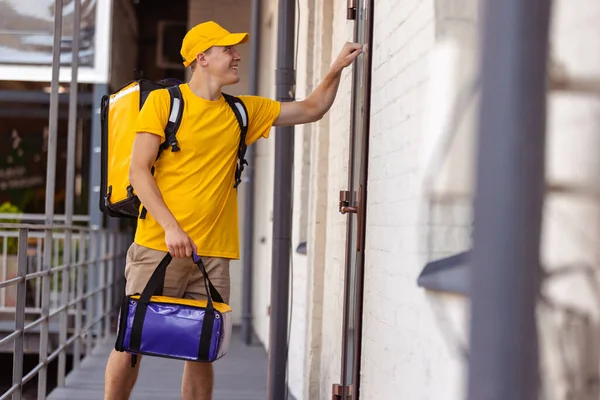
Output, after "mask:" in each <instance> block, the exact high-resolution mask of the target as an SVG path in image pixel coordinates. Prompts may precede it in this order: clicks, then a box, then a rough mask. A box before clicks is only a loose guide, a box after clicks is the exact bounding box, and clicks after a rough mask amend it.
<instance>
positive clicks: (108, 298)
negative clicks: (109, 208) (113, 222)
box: [101, 231, 116, 338]
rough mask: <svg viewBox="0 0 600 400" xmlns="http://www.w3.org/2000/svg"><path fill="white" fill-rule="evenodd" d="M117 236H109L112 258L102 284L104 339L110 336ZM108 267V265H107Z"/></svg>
mask: <svg viewBox="0 0 600 400" xmlns="http://www.w3.org/2000/svg"><path fill="white" fill-rule="evenodd" d="M115 235H116V232H115V231H113V232H110V233H109V236H108V256H109V257H110V258H109V259H108V261H107V264H108V265H107V268H106V272H105V277H106V279H104V280H102V281H101V282H105V285H106V289H105V294H104V313H105V314H104V335H103V337H104V338H107V337H109V336H110V332H111V330H110V328H111V324H110V317H111V314H112V313H111V311H112V299H113V297H112V295H111V294H112V286H113V280H114V267H115ZM105 265H106V264H105Z"/></svg>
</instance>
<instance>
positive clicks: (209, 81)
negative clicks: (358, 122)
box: [105, 21, 362, 400]
mask: <svg viewBox="0 0 600 400" xmlns="http://www.w3.org/2000/svg"><path fill="white" fill-rule="evenodd" d="M247 40H248V34H247V33H233V34H232V33H229V32H228V31H226V30H225V29H223V28H222V27H221V26H219V25H218V24H216V23H215V22H212V21H210V22H205V23H202V24H199V25H197V26H195V27H194V28H192V29H191V30H190V31H189V32H188V33H187V34H186V36H185V38H184V39H183V44H182V47H181V55H182V56H183V58H184V60H185V61H184V65H185V66H186V67H187V66H189V67H191V70H192V75H191V79H190V81H189V83H187V84H182V85H180V88H181V92H182V96H183V100H184V104H185V108H184V114H183V117H182V122H181V125H180V127H179V130H178V132H177V140H178V144H179V147H180V148H181V150H180V151H178V152H171V151H168V150H167V151H164V152H163V153H162V154H161V157H160V158H159V159H158V160H157V161H156V163H155V158H156V154H157V151H158V148H159V146H160V144H161V143H162V142H163V141H164V140H165V134H164V128H165V126H166V123H167V120H168V118H169V115H168V113H169V101H170V99H169V94H168V92H167V90H155V91H153V92H151V94H150V95H149V96H148V99H147V100H146V102H145V103H144V106H143V108H142V110H141V111H140V114H139V117H138V120H137V123H136V132H137V135H136V139H135V142H134V145H133V152H132V156H131V167H130V181H131V184H132V185H133V187H134V188H135V191H136V193H137V195H138V197H139V199H140V200H141V202H142V204H143V205H144V207H145V208H146V209H147V215H146V217H145V218H144V219H140V220H139V221H138V227H137V231H136V235H135V241H134V243H133V244H132V245H131V247H130V248H129V251H128V254H127V263H126V267H125V276H126V279H127V287H126V293H127V294H132V293H136V292H141V291H142V290H143V288H144V287H145V285H146V283H147V281H148V279H149V277H150V275H151V274H152V272H153V271H154V269H155V268H156V266H157V265H158V263H159V262H160V260H161V259H162V258H163V257H164V255H165V254H166V252H167V251H168V252H170V253H171V255H172V256H173V257H174V258H173V260H172V262H171V264H170V265H169V268H167V273H166V277H165V283H164V289H163V294H164V295H165V296H173V297H185V298H192V299H198V298H202V297H204V296H205V295H206V293H205V289H204V285H203V281H202V275H201V273H200V271H199V270H198V268H197V266H196V265H195V264H194V263H193V262H192V259H191V255H192V251H195V252H196V253H197V254H198V255H200V256H201V257H202V260H203V261H204V264H205V266H206V270H207V273H208V275H209V277H210V279H211V281H212V283H213V284H214V286H215V287H216V288H217V290H218V291H219V293H220V294H221V296H222V297H223V299H224V301H225V302H229V291H230V288H229V261H230V260H231V259H239V243H238V215H237V192H236V190H235V189H234V175H235V174H234V171H235V168H236V162H237V150H238V145H239V134H240V129H239V125H238V123H237V120H236V118H235V115H234V113H233V111H232V110H231V109H230V107H229V105H228V104H227V103H226V101H225V99H224V98H223V96H222V94H221V90H222V88H223V87H224V86H227V85H232V84H235V83H237V82H238V81H239V79H240V78H239V70H238V69H239V65H240V61H241V57H240V54H239V53H238V51H237V50H236V47H235V46H236V45H239V44H242V43H245V42H246V41H247ZM361 51H362V46H361V45H360V44H352V43H347V44H346V45H345V46H344V48H343V49H342V51H341V53H340V55H339V56H338V57H337V59H336V60H335V62H334V63H333V65H332V67H331V70H330V71H329V73H328V74H327V76H326V77H325V79H324V80H323V82H322V83H321V84H320V85H319V86H318V87H317V88H316V89H315V91H314V92H313V93H312V94H311V95H309V96H308V97H307V98H306V99H304V100H302V101H297V102H283V103H279V102H277V101H273V100H270V99H266V98H263V97H259V96H241V97H240V98H241V99H242V100H243V102H244V104H245V106H246V108H247V110H248V121H249V123H248V133H247V136H246V143H247V144H248V145H250V144H252V143H254V142H255V141H257V140H258V139H260V138H261V137H264V138H267V137H268V136H269V132H270V129H271V127H272V126H282V125H296V124H304V123H310V122H315V121H318V120H319V119H321V118H322V117H323V115H324V114H325V113H326V112H327V111H328V110H329V109H330V107H331V105H332V103H333V101H334V99H335V96H336V92H337V90H338V86H339V82H340V76H341V72H342V70H343V69H344V68H345V67H347V66H349V65H350V64H351V63H352V61H353V60H354V59H355V58H356V57H357V56H358V55H359V54H360V53H361ZM152 166H154V167H155V172H154V175H153V174H152V173H151V168H152ZM130 361H131V359H130V355H129V354H127V353H122V352H116V351H113V352H112V354H111V355H110V358H109V360H108V364H107V367H106V378H105V399H106V400H119V399H128V398H129V394H130V392H131V389H132V388H133V386H134V384H135V381H136V379H137V374H138V369H139V364H140V362H141V357H138V362H137V363H136V366H135V367H131V363H130ZM212 386H213V369H212V365H211V364H209V363H195V362H185V366H184V372H183V379H182V387H181V395H182V398H183V399H184V400H210V399H211V398H212Z"/></svg>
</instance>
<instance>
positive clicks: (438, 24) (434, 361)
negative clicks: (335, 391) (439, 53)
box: [254, 0, 600, 400]
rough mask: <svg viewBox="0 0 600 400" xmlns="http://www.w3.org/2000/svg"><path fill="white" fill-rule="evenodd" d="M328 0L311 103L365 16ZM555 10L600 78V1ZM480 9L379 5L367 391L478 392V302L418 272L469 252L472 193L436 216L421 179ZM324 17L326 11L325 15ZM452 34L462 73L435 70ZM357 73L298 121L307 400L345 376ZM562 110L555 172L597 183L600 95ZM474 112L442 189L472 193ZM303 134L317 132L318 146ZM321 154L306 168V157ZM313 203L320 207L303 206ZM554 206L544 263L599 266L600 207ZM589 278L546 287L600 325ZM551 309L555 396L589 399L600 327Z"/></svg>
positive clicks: (553, 136) (261, 327)
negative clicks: (471, 337) (472, 311)
mask: <svg viewBox="0 0 600 400" xmlns="http://www.w3.org/2000/svg"><path fill="white" fill-rule="evenodd" d="M322 3H324V2H319V1H317V0H303V1H302V2H301V6H302V10H303V11H302V12H301V15H302V18H304V19H303V21H302V24H301V27H302V30H301V35H300V37H301V46H300V53H299V54H300V58H299V60H298V66H299V71H298V90H297V92H298V97H299V98H302V97H304V96H305V95H306V94H308V93H309V92H310V90H311V89H312V88H311V87H310V84H311V82H312V87H314V86H316V84H317V83H318V82H319V81H320V79H321V78H322V76H323V75H324V73H325V72H326V71H327V70H328V67H329V64H330V63H331V57H335V56H337V54H338V52H339V50H340V48H341V46H342V45H343V43H344V42H345V41H349V40H351V39H352V37H353V26H354V22H351V21H346V1H345V0H335V1H331V2H325V3H327V4H322ZM556 4H557V6H556V10H555V14H556V15H557V17H556V18H555V21H554V27H553V29H554V30H553V38H554V40H553V46H554V54H555V55H556V57H557V58H558V59H559V60H560V61H563V62H564V63H565V64H566V66H567V68H568V69H569V70H570V71H573V72H575V73H579V74H583V73H585V74H595V75H598V74H599V72H598V71H600V58H599V57H598V53H597V52H593V51H590V49H591V48H592V47H591V46H593V43H594V41H597V40H598V38H599V36H600V30H599V28H598V24H597V23H595V22H594V21H596V22H597V21H598V18H600V5H599V4H600V3H598V2H594V1H593V0H585V1H584V2H582V3H581V4H580V5H579V6H578V7H576V8H573V7H570V3H568V2H567V1H566V0H561V1H559V2H557V3H556ZM305 6H307V7H308V8H304V7H305ZM478 6H479V3H478V2H477V0H452V1H441V0H380V1H377V2H376V4H375V28H374V45H373V48H372V49H370V55H371V56H372V57H373V76H372V98H371V99H372V103H371V106H372V109H371V134H370V148H369V157H368V159H369V181H368V190H369V192H368V204H367V213H368V217H367V222H366V229H367V236H366V250H365V255H366V258H365V283H364V291H365V298H364V312H363V341H362V355H363V357H362V362H361V394H360V397H361V399H411V400H412V399H430V400H455V399H456V400H457V399H460V398H464V383H465V378H466V371H465V359H464V351H465V350H466V349H467V348H468V343H467V337H468V335H467V329H468V308H467V307H468V302H467V301H465V299H464V298H461V297H457V296H449V295H440V294H437V293H431V292H427V291H425V290H423V289H421V288H418V287H417V285H416V280H417V276H418V275H419V273H420V272H421V270H422V268H423V267H424V265H425V262H426V261H428V260H429V259H431V258H434V257H439V256H440V255H443V254H444V255H445V254H449V253H453V252H457V251H461V250H464V249H465V248H467V247H469V246H470V237H469V234H470V230H469V227H468V225H469V222H470V218H471V214H470V207H469V201H468V200H467V201H463V202H461V203H455V204H453V205H450V206H444V207H437V208H435V209H434V214H433V215H429V216H428V215H427V214H424V213H423V210H424V208H425V207H426V206H427V204H428V201H429V198H428V197H427V196H426V195H425V194H424V193H423V190H424V187H423V183H424V182H423V179H424V174H425V167H426V166H428V165H429V161H430V160H431V157H432V151H433V149H434V147H435V146H436V145H437V144H439V139H440V136H439V135H440V134H441V129H442V128H443V126H442V125H443V124H435V123H432V122H435V121H430V120H429V119H431V118H432V117H435V116H438V115H440V114H439V113H440V110H441V109H443V108H445V107H447V106H448V104H449V103H450V102H451V101H452V98H453V97H452V96H453V95H455V94H456V92H457V91H459V90H460V89H461V88H462V86H463V85H464V84H465V82H467V81H468V80H469V78H472V77H473V74H474V71H473V65H472V60H473V59H474V57H476V51H475V48H476V46H477V40H476V37H475V35H476V34H477V31H476V30H477V23H476V22H475V20H476V15H477V13H478ZM276 11H277V4H276V1H275V0H270V1H266V2H265V3H264V13H263V28H262V29H263V33H262V39H263V54H262V60H263V63H264V64H263V65H264V68H262V71H263V76H262V77H263V79H262V80H261V94H263V95H267V96H271V97H272V96H273V93H274V92H273V91H274V86H273V84H274V78H273V73H272V70H274V65H275V48H276V42H277V35H276V29H277V27H276V16H277V14H276ZM313 11H314V14H312V13H313ZM311 16H312V17H311ZM310 18H314V21H313V22H312V25H311V23H310V22H309V20H310ZM311 26H312V27H313V28H312V29H314V32H313V35H314V42H313V43H312V46H311V45H310V43H311V42H310V37H311ZM447 39H451V40H456V41H457V42H458V43H459V44H460V45H459V50H460V53H458V61H459V63H457V64H456V65H455V67H456V68H455V69H454V70H452V71H451V72H449V71H447V69H448V67H449V65H447V64H440V65H437V64H436V63H434V62H432V59H431V56H432V51H433V50H434V47H435V42H436V40H438V41H444V40H447ZM305 43H306V46H305V45H304V44H305ZM311 56H312V57H313V60H312V62H311V61H310V58H311ZM311 69H312V71H311ZM311 72H312V74H313V76H312V78H311V77H310V76H309V75H310V73H311ZM351 73H352V70H351V69H347V70H346V71H344V74H343V77H342V82H341V85H340V89H339V92H338V97H337V100H336V102H335V104H334V106H333V108H332V109H331V111H330V113H329V114H328V115H327V116H326V117H325V118H324V119H323V121H321V122H320V123H317V124H313V125H311V126H310V127H300V128H297V129H296V152H295V160H296V167H295V178H294V179H295V183H296V192H295V196H294V198H295V203H294V236H293V247H294V249H295V247H296V246H297V242H298V241H299V240H300V238H301V237H302V235H303V231H302V229H303V228H301V227H302V225H303V223H304V220H303V212H306V211H308V215H307V216H306V232H305V234H306V238H307V243H308V255H307V256H306V257H304V256H298V255H295V256H294V271H293V272H294V273H293V278H294V282H293V288H294V308H293V318H294V319H293V321H292V337H291V346H290V386H291V390H292V393H293V394H294V396H295V397H296V398H297V399H298V400H301V399H311V400H312V399H329V398H331V385H332V384H333V383H340V364H341V359H340V357H341V338H342V310H343V280H344V269H345V236H346V218H347V217H346V216H343V215H341V214H340V213H339V212H338V200H339V197H338V196H339V191H340V190H344V189H346V188H347V185H348V183H347V181H348V176H347V173H348V168H347V167H348V140H349V138H348V134H349V122H350V99H351V77H352V75H351ZM433 76H435V77H437V78H440V79H441V81H439V82H442V84H443V82H444V76H446V78H445V79H446V83H449V85H446V86H445V87H446V89H443V88H442V85H440V86H437V85H438V81H437V80H436V81H435V83H432V80H431V79H432V77H433ZM431 85H434V86H431ZM432 90H433V92H432ZM436 90H439V97H438V96H436V92H435V91H436ZM432 94H433V97H429V96H431V95H432ZM435 99H438V100H439V101H438V102H435V101H433V100H435ZM550 104H551V106H550V110H551V115H550V117H549V129H550V132H551V133H550V138H549V143H548V155H549V160H550V161H549V163H548V165H549V176H550V177H551V179H552V180H560V182H572V183H578V184H582V185H584V186H586V187H589V188H594V187H597V185H598V183H599V182H598V180H597V176H598V173H597V172H598V170H599V168H600V165H599V162H598V157H597V150H596V149H598V148H599V146H600V142H599V141H600V139H599V136H598V135H597V133H598V128H599V124H600V121H599V120H598V118H597V116H598V115H600V102H598V101H597V100H594V99H592V98H590V97H581V96H573V95H570V94H561V95H553V96H552V101H551V103H550ZM474 111H475V110H474V109H471V110H470V111H469V113H470V114H468V115H467V117H466V123H465V124H463V125H462V126H461V131H460V135H459V137H458V139H457V142H456V143H455V145H454V146H453V147H452V148H451V150H450V152H449V153H448V154H446V156H447V159H445V163H443V165H441V169H439V170H437V171H436V173H437V174H438V176H437V177H438V178H442V179H440V181H441V185H440V186H438V187H437V189H439V190H442V191H443V190H456V191H459V192H461V193H467V194H468V193H469V192H470V191H472V186H471V180H472V176H473V175H472V172H473V170H472V168H473V165H472V162H471V161H472V154H473V153H472V150H473V140H474V135H473V128H474V116H475V114H474ZM436 113H437V114H436ZM575 130H576V131H577V132H574V131H575ZM304 135H310V141H309V140H308V139H306V136H304ZM307 142H310V146H308V145H307ZM273 144H274V140H273V139H270V140H268V141H262V142H261V143H259V144H258V145H257V153H258V159H257V162H256V167H257V179H258V180H260V184H258V185H259V186H258V187H261V188H263V189H264V190H257V194H256V195H257V201H256V204H257V205H256V207H257V208H256V216H257V224H256V226H255V235H256V243H255V266H256V272H255V278H254V279H255V299H254V300H255V302H254V307H255V328H256V330H257V332H258V333H259V337H260V338H261V340H262V341H263V342H264V343H265V344H266V342H267V340H268V318H267V317H266V316H265V315H264V311H265V309H266V306H267V305H268V303H269V290H270V283H269V282H270V259H271V245H272V243H271V229H272V223H271V222H272V221H271V209H272V196H273V187H272V176H273V169H272V168H273V167H272V165H273ZM307 148H309V149H310V156H309V157H307V154H306V152H307V151H309V150H307ZM307 158H308V160H310V165H309V167H308V171H307V167H306V166H303V165H302V162H303V161H305V160H306V159H307ZM573 165H577V168H573ZM307 173H308V174H309V175H308V176H309V179H308V186H304V185H303V184H302V183H301V182H303V180H304V181H305V178H306V176H307V175H306V174H307ZM299 186H300V188H299ZM298 189H299V190H298ZM306 190H308V193H307V192H306ZM306 198H308V207H307V208H303V206H304V205H303V204H302V203H303V202H304V201H305V199H306ZM545 212H546V214H545V218H546V219H545V221H544V223H545V230H544V246H543V249H542V251H543V257H544V260H545V261H546V263H548V265H550V266H551V267H553V268H557V267H558V266H559V265H564V264H565V263H570V264H588V265H593V263H594V261H595V260H596V258H597V257H596V247H597V246H596V245H595V244H596V243H597V241H598V239H600V230H599V229H597V227H596V226H595V225H594V224H590V223H589V221H595V220H597V219H598V218H599V217H600V209H598V206H597V205H596V204H595V201H591V200H588V199H584V200H577V201H575V200H572V199H571V200H569V199H566V198H565V197H561V198H556V197H555V196H553V197H551V198H549V200H548V202H547V206H546V210H545ZM427 229H429V231H427ZM428 233H429V234H431V235H432V237H433V239H434V240H433V242H432V243H433V246H432V247H428V246H427V245H426V244H425V239H426V235H427V234H428ZM261 239H264V242H262V241H261ZM591 283H592V284H593V285H590V281H589V280H585V279H583V278H582V276H581V275H575V276H574V277H572V278H566V279H565V278H563V280H562V281H561V282H560V283H558V284H554V285H551V286H549V288H548V291H547V292H548V293H549V295H550V296H551V297H552V298H553V299H555V300H557V301H562V302H567V303H568V304H570V305H572V306H573V307H576V308H577V309H578V310H582V312H584V313H585V314H589V315H591V316H592V318H593V321H594V323H595V324H597V323H598V321H597V319H598V315H597V314H598V311H597V305H596V303H594V302H592V301H591V299H592V293H594V291H595V290H596V289H595V288H596V286H597V282H596V281H595V280H593V281H592V282H591ZM573 293H577V295H573ZM544 312H545V310H542V318H541V321H542V324H543V325H542V326H543V330H544V331H545V332H547V333H546V334H545V335H543V339H544V342H543V350H544V353H543V354H544V366H545V369H544V382H545V387H546V389H547V393H545V396H544V398H547V399H551V400H554V399H557V400H558V399H562V398H564V393H566V392H567V388H570V390H572V391H574V392H575V393H578V394H579V395H580V397H582V396H583V394H582V388H584V387H585V384H584V382H586V381H589V380H590V379H593V378H594V377H596V375H597V373H596V372H595V371H597V358H596V357H595V356H594V357H592V358H591V359H590V358H589V357H588V358H587V359H585V358H584V356H585V355H588V356H589V355H590V352H586V350H585V348H584V347H583V346H582V343H590V342H592V341H595V339H593V338H594V337H595V336H597V335H596V334H595V331H594V330H593V329H592V328H593V327H584V328H580V329H581V330H580V331H577V332H575V331H574V328H573V327H571V326H566V325H567V321H566V320H565V319H564V316H560V315H556V314H551V315H548V314H547V313H546V314H544ZM565 332H566V333H565ZM558 335H562V336H560V337H561V338H563V339H566V340H567V343H569V344H570V345H571V347H569V349H568V352H567V355H568V356H569V357H570V358H571V359H574V360H576V366H577V367H576V369H575V370H574V371H576V373H575V374H573V375H572V376H573V377H574V378H573V381H572V382H568V381H567V380H566V378H565V376H567V374H566V369H565V365H564V361H563V360H562V359H561V358H560V354H561V353H560V352H559V351H558V350H559V347H558V346H557V345H556V338H557V337H558ZM594 345H597V343H595V342H594ZM592 354H593V355H595V353H592Z"/></svg>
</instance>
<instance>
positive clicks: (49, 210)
mask: <svg viewBox="0 0 600 400" xmlns="http://www.w3.org/2000/svg"><path fill="white" fill-rule="evenodd" d="M62 13H63V0H56V1H55V3H54V42H53V45H52V82H51V87H52V90H51V92H50V116H49V121H48V146H47V149H48V158H47V164H46V204H45V211H46V212H45V214H46V215H45V217H46V221H45V222H46V226H47V228H46V231H45V238H44V257H43V267H42V268H43V270H44V271H49V270H50V268H51V267H52V265H51V263H52V231H53V229H52V225H53V224H54V190H55V186H56V146H57V144H56V143H57V136H58V85H59V72H60V40H61V35H62ZM41 308H42V317H43V318H44V319H43V321H42V323H41V324H40V354H39V362H40V364H42V365H43V366H42V368H41V369H40V372H39V375H38V399H39V400H45V399H46V381H47V377H48V365H47V361H48V334H49V322H50V321H49V320H48V314H49V312H50V276H49V275H44V276H43V277H42V307H41Z"/></svg>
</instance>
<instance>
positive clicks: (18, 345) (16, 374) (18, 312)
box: [12, 228, 28, 400]
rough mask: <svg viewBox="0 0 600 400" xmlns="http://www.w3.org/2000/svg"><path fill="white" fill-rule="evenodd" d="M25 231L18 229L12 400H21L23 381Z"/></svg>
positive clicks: (25, 270)
mask: <svg viewBox="0 0 600 400" xmlns="http://www.w3.org/2000/svg"><path fill="white" fill-rule="evenodd" d="M27 233H28V232H27V229H26V228H20V229H19V243H18V246H19V250H18V253H17V259H18V262H17V270H18V276H19V278H21V280H20V281H19V283H17V304H16V309H15V331H16V332H19V336H17V337H16V338H15V341H14V356H13V376H12V383H13V386H14V385H19V389H18V390H17V392H16V393H14V394H13V397H12V398H13V400H21V397H22V396H23V387H22V385H21V382H22V380H23V342H24V336H25V334H24V332H23V329H24V328H25V299H26V297H25V296H26V295H27V282H26V281H25V275H27V236H28V235H27Z"/></svg>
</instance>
